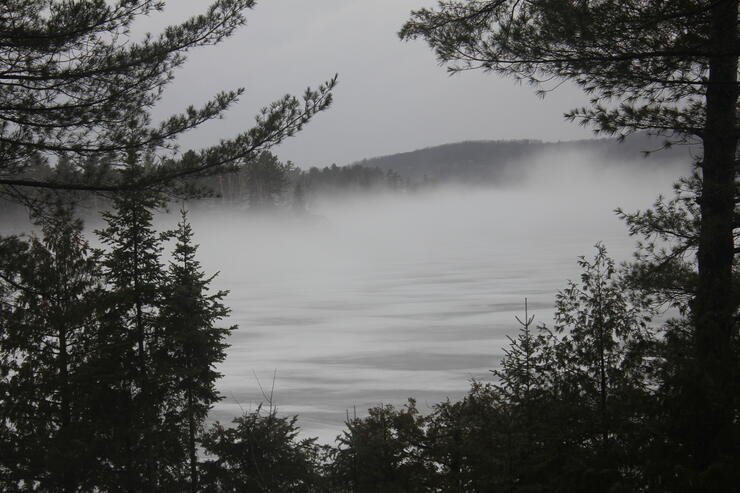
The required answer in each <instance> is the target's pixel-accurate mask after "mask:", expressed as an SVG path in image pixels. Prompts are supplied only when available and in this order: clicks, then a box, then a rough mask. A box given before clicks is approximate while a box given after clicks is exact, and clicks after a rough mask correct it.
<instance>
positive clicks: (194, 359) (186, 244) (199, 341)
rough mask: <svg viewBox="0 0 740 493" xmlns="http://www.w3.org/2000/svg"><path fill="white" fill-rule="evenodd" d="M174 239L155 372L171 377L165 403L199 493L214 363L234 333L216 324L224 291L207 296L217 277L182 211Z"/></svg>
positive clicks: (215, 398)
mask: <svg viewBox="0 0 740 493" xmlns="http://www.w3.org/2000/svg"><path fill="white" fill-rule="evenodd" d="M180 214H181V220H180V222H179V223H178V226H177V229H176V230H175V231H173V232H171V233H170V235H171V236H172V237H174V239H175V240H176V244H175V249H174V253H173V256H172V260H171V261H170V265H169V269H168V271H167V275H166V281H165V284H164V292H163V300H162V305H161V309H160V319H161V321H160V323H161V326H162V330H163V338H164V339H165V340H166V341H167V343H166V344H162V345H161V347H160V348H159V351H160V352H161V354H159V355H158V356H157V367H156V371H157V373H158V374H160V375H163V376H165V377H164V378H167V379H168V382H167V384H166V385H167V388H166V389H164V391H165V392H166V393H167V400H168V402H167V403H166V407H167V411H166V412H167V413H168V414H169V416H168V420H169V421H171V422H172V425H173V426H172V427H173V428H175V429H179V430H180V433H182V434H183V435H184V437H185V439H184V440H183V442H184V445H185V447H184V449H185V450H187V461H188V462H189V464H188V465H189V467H188V471H189V474H188V476H189V487H190V491H192V492H194V493H195V492H197V491H199V481H198V459H197V447H198V442H199V440H200V435H201V431H202V427H203V422H204V420H205V418H206V415H207V414H208V411H209V410H210V408H211V406H212V405H213V404H214V403H215V402H218V401H219V400H220V399H221V397H220V396H219V394H218V392H217V390H216V388H215V382H216V380H217V379H218V378H219V377H220V376H221V375H220V374H219V373H218V372H217V371H216V370H215V369H214V367H215V365H217V364H218V363H221V362H222V361H223V360H224V359H225V357H226V353H225V349H226V347H227V344H226V343H225V342H224V339H225V337H226V336H227V334H228V333H229V331H230V330H234V329H235V328H236V327H235V326H234V327H231V328H230V329H220V328H217V327H215V326H214V325H215V324H216V323H217V322H218V321H219V320H221V319H223V318H224V317H226V316H227V315H228V314H229V310H228V308H226V307H225V306H224V304H223V299H224V297H225V296H226V295H227V292H226V291H217V292H215V293H212V294H211V293H209V292H208V291H209V285H210V283H211V281H212V280H213V278H214V277H215V276H212V277H206V275H205V274H204V273H203V271H202V270H201V266H200V263H199V262H198V260H197V259H196V251H197V245H195V244H193V231H192V228H191V226H190V224H189V222H188V219H187V213H186V211H185V210H184V209H183V210H181V211H180Z"/></svg>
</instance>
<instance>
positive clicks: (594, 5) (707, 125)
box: [400, 0, 740, 488]
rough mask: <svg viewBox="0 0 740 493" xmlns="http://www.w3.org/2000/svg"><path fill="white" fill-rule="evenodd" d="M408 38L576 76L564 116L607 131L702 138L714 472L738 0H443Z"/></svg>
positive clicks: (701, 242)
mask: <svg viewBox="0 0 740 493" xmlns="http://www.w3.org/2000/svg"><path fill="white" fill-rule="evenodd" d="M400 36H401V38H403V39H414V38H422V39H424V40H426V41H427V43H429V45H430V47H431V48H432V49H433V50H434V51H435V53H436V54H437V57H438V59H439V61H440V62H441V63H443V64H446V65H448V67H449V69H450V70H452V71H453V72H455V71H462V70H469V69H483V70H486V71H491V72H496V73H499V74H504V75H507V76H512V77H514V78H516V79H518V80H523V81H527V82H529V83H532V84H534V85H536V86H539V88H540V89H539V90H540V91H542V92H547V91H549V90H551V89H553V88H555V87H557V85H558V84H560V83H562V82H564V81H569V82H574V83H576V84H577V85H579V86H580V87H582V88H583V89H584V90H585V91H586V92H587V93H588V94H590V95H591V106H590V107H585V108H580V109H576V110H573V111H572V112H570V113H567V114H566V117H567V118H569V119H571V120H579V121H580V122H581V123H583V124H593V125H594V127H595V129H596V131H597V132H598V131H602V132H607V133H610V134H615V133H619V134H620V135H621V136H624V135H626V134H629V133H630V132H633V131H635V130H638V129H648V130H651V131H653V132H656V133H658V134H662V135H666V136H668V137H669V138H670V140H669V141H667V143H668V144H670V143H671V142H673V141H676V140H678V141H683V142H686V141H691V140H693V139H696V138H698V139H700V140H701V144H702V149H703V155H702V156H701V157H700V158H699V160H698V162H697V166H698V167H699V170H700V183H701V185H700V189H699V196H700V199H699V200H698V204H699V228H698V236H697V239H696V245H697V255H696V258H697V265H698V275H697V278H696V288H695V290H694V292H693V293H692V295H693V296H692V300H691V303H690V305H691V316H692V325H693V352H694V360H695V363H696V366H695V368H696V373H695V375H694V378H693V379H690V380H691V381H693V382H694V383H693V384H689V385H692V386H693V389H692V390H691V392H692V393H693V395H694V399H693V402H694V404H693V407H694V409H693V411H692V412H693V413H694V420H695V421H696V422H700V423H702V426H700V427H696V428H695V429H694V430H693V431H692V434H693V437H692V439H691V440H692V442H693V444H692V446H691V448H692V455H693V457H694V460H695V464H694V466H695V468H696V470H697V471H703V472H704V473H706V474H707V475H708V476H711V475H713V474H716V468H715V467H714V466H713V464H717V463H721V462H722V461H723V460H724V459H722V457H724V456H726V455H727V454H728V453H730V452H729V451H730V450H732V449H733V444H732V443H731V442H730V441H729V440H730V439H729V437H730V436H731V433H730V428H731V427H732V423H733V415H734V414H736V413H735V411H733V410H732V404H731V398H730V394H731V392H732V390H731V389H732V385H733V378H735V377H734V371H733V368H734V359H736V358H737V356H736V355H735V354H734V353H733V350H732V349H731V348H732V347H733V338H734V337H736V335H737V325H736V320H737V315H738V299H739V298H740V297H738V293H737V290H736V289H735V286H734V285H733V281H732V277H733V269H734V267H735V263H734V262H735V260H734V259H735V254H736V253H737V251H738V250H737V249H736V247H735V241H734V235H733V232H734V229H735V227H736V226H737V224H736V212H735V204H736V203H737V195H738V193H737V182H736V173H737V142H738V136H740V133H739V132H738V125H737V115H738V114H737V104H738V87H739V86H738V55H740V43H739V42H738V41H739V40H738V1H737V0H711V1H710V0H677V1H665V0H629V1H614V0H590V1H580V0H578V1H577V0H487V1H483V0H471V1H442V2H440V3H439V5H438V8H437V9H436V10H434V9H421V10H418V11H415V12H413V13H412V16H411V19H410V20H409V21H408V22H407V23H406V25H405V26H404V27H403V28H402V30H401V32H400ZM712 471H714V472H712ZM706 481H709V482H710V483H711V479H706ZM697 484H701V482H700V483H697ZM707 484H709V483H707ZM699 488H701V486H699Z"/></svg>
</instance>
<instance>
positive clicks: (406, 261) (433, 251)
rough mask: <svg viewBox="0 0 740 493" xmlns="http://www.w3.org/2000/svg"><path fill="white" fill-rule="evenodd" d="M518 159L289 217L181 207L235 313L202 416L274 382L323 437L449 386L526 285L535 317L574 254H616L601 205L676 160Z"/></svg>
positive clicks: (487, 355) (475, 366)
mask: <svg viewBox="0 0 740 493" xmlns="http://www.w3.org/2000/svg"><path fill="white" fill-rule="evenodd" d="M531 169H532V170H536V171H535V172H533V173H531V174H530V176H529V178H528V179H527V180H526V181H525V182H524V183H521V184H518V185H516V186H508V187H496V186H485V187H484V186H481V187H459V186H446V187H436V188H431V189H428V190H425V191H420V192H409V193H393V194H382V195H363V196H360V197H355V198H347V197H345V198H343V199H341V200H340V199H331V198H328V197H324V198H321V197H314V198H313V200H312V201H311V203H310V215H307V216H301V217H296V216H293V215H289V214H283V215H270V216H267V215H257V214H253V213H250V212H249V211H247V210H246V209H244V208H241V207H238V206H232V207H230V208H228V209H223V208H221V207H217V206H215V205H213V206H210V207H208V208H195V210H194V212H193V215H192V222H193V227H194V229H195V231H196V236H197V240H198V242H199V243H200V259H201V261H202V263H203V264H204V266H205V267H206V269H207V270H208V271H220V275H219V276H218V277H217V278H216V280H215V281H214V286H216V287H218V288H219V289H228V290H230V295H229V296H228V298H227V304H228V305H229V306H230V307H231V309H232V314H231V319H230V321H229V322H231V323H234V324H238V325H239V329H238V330H237V331H235V332H234V333H233V334H232V335H231V337H230V339H229V343H230V344H231V347H230V349H229V356H228V358H227V361H226V362H225V364H224V365H223V367H222V368H220V370H221V371H222V372H223V374H224V377H223V379H222V380H221V382H220V389H221V391H222V392H223V394H224V396H225V399H224V400H223V401H222V402H221V403H220V404H219V405H218V406H217V407H216V409H215V410H214V412H213V413H212V416H213V418H214V419H219V420H221V421H226V422H228V421H230V419H231V417H233V416H236V415H239V414H240V413H241V409H242V408H243V409H249V408H251V409H254V408H255V407H256V405H257V404H259V403H260V402H263V401H265V400H266V398H268V397H270V395H271V394H272V398H273V401H274V404H276V405H277V406H278V407H279V410H280V412H282V413H286V414H293V413H297V414H299V415H300V421H299V424H300V425H301V426H302V428H303V429H304V431H305V433H306V434H308V435H312V436H316V435H318V436H319V437H320V438H321V439H322V440H324V441H331V440H333V438H334V436H335V435H336V434H337V433H338V431H339V430H340V429H341V427H342V424H343V421H344V419H345V418H346V413H347V412H350V414H351V413H353V412H355V411H354V410H355V409H356V410H357V413H358V414H361V413H363V412H364V411H365V410H366V409H367V408H368V407H370V406H373V405H377V404H379V403H381V402H382V403H401V402H403V401H405V400H406V398H407V397H415V398H417V400H418V401H419V403H420V404H419V405H420V409H422V410H426V409H427V406H431V405H432V404H434V403H436V402H439V401H441V400H444V399H445V398H447V397H448V396H449V397H451V398H457V397H459V396H461V395H462V394H463V393H464V392H465V391H466V390H467V388H468V386H469V380H470V379H471V378H480V379H490V378H491V376H490V373H489V371H488V370H489V369H491V368H494V367H496V365H497V362H498V360H499V358H500V356H501V349H502V346H504V345H505V344H506V335H507V334H511V333H513V331H514V330H516V322H515V321H514V316H515V315H517V314H519V313H520V312H521V311H522V310H523V305H524V299H525V298H528V300H529V308H530V312H532V313H534V314H535V315H536V320H538V321H540V322H547V321H548V319H549V317H550V314H551V308H552V305H553V298H554V294H555V292H556V291H557V290H558V289H561V288H562V287H564V286H565V282H566V280H567V279H568V278H574V277H576V276H577V275H578V268H577V265H576V257H578V256H579V255H587V256H590V255H592V253H593V251H594V250H593V245H594V244H595V243H596V242H597V241H602V242H604V244H605V245H606V246H607V248H608V249H609V252H610V254H611V255H612V256H613V257H615V258H616V259H618V260H620V261H623V260H627V259H629V256H630V252H631V251H632V248H633V245H634V240H633V239H630V238H629V237H628V235H627V233H626V229H625V227H624V225H623V224H622V223H621V221H620V220H619V219H618V218H617V217H616V215H615V214H614V212H613V211H614V209H615V208H616V207H618V206H621V207H623V208H625V209H626V210H632V209H637V208H643V209H644V208H646V207H648V206H650V205H651V204H652V202H653V201H654V200H655V198H656V196H657V195H658V193H660V192H663V193H670V189H671V184H672V183H673V181H675V179H676V178H677V177H678V176H679V175H681V174H685V173H686V171H687V169H688V167H687V166H686V167H670V168H667V167H659V168H655V167H649V166H647V165H645V166H641V163H610V164H609V165H600V164H596V163H595V162H594V161H593V159H592V158H590V157H589V156H588V155H585V154H564V155H559V156H558V157H557V159H553V157H552V156H548V157H547V158H545V157H543V158H542V159H541V160H540V162H538V163H537V164H536V166H533V167H532V168H531ZM169 221H170V218H168V217H165V218H163V222H165V223H167V222H169ZM273 388H274V390H273ZM273 392H274V393H273Z"/></svg>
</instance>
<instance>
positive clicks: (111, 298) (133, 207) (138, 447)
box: [98, 152, 176, 491]
mask: <svg viewBox="0 0 740 493" xmlns="http://www.w3.org/2000/svg"><path fill="white" fill-rule="evenodd" d="M138 159H139V156H138V155H137V154H136V153H135V152H130V153H129V157H128V161H129V163H128V164H129V167H128V168H127V169H126V170H125V171H124V172H125V173H126V174H127V175H128V179H129V180H131V181H134V180H136V179H137V178H138V177H139V176H140V174H141V173H142V170H141V165H140V164H139V163H138ZM161 205H162V202H161V198H160V197H159V196H157V195H156V194H153V193H152V192H149V191H145V190H128V191H125V192H122V193H119V194H117V195H116V196H115V198H114V200H113V210H112V211H110V212H106V213H104V214H103V218H104V220H105V221H106V223H107V225H106V227H105V228H104V229H102V230H100V231H98V236H99V238H100V240H101V242H102V243H103V244H104V245H105V246H106V247H107V251H106V254H105V257H104V259H103V265H104V275H105V279H106V282H107V288H108V289H107V304H106V306H105V308H106V310H107V311H106V314H105V319H104V323H105V325H106V326H105V328H104V330H105V334H103V335H102V337H104V338H105V339H106V341H105V348H104V349H105V351H103V352H102V355H103V356H104V357H105V358H106V359H105V360H102V361H101V364H102V365H108V366H109V367H108V368H101V374H103V375H106V376H108V377H109V378H111V380H112V381H111V382H108V385H109V387H111V389H112V390H114V391H113V396H111V400H112V402H115V405H116V408H117V410H116V412H115V414H114V416H113V419H112V422H111V427H112V429H111V437H110V440H111V443H110V448H111V450H112V451H113V453H114V454H115V456H114V457H111V458H110V459H109V460H110V462H111V464H112V471H111V472H112V473H113V476H112V477H111V478H110V480H111V481H114V482H119V483H120V484H121V485H124V488H126V489H127V490H128V491H156V490H157V489H158V488H159V480H160V479H161V478H160V477H159V476H160V475H162V474H164V471H163V470H160V465H161V464H160V459H162V458H164V457H166V456H167V455H166V454H163V456H162V457H160V456H158V453H157V450H155V447H159V448H162V449H164V450H166V449H167V448H168V447H171V446H173V443H176V441H173V440H171V439H170V437H169V436H168V435H167V434H163V433H161V432H162V427H161V418H162V417H161V409H162V404H163V402H162V401H163V398H164V397H165V395H164V393H163V392H162V390H163V389H162V386H163V383H162V378H163V376H162V375H159V374H157V372H156V360H155V357H156V355H157V353H158V351H159V348H160V346H161V345H162V344H165V343H166V342H167V341H166V339H165V338H164V333H163V330H162V328H161V326H160V322H159V318H158V317H159V307H160V305H161V296H162V293H161V288H162V284H163V282H164V278H165V277H164V275H165V273H164V267H163V265H162V264H161V262H160V255H161V252H162V245H161V239H160V237H159V235H158V234H157V233H156V232H155V231H154V229H153V226H152V219H153V210H154V209H155V208H157V207H159V206H161ZM111 400H109V401H108V402H111ZM101 411H102V412H105V410H101Z"/></svg>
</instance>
